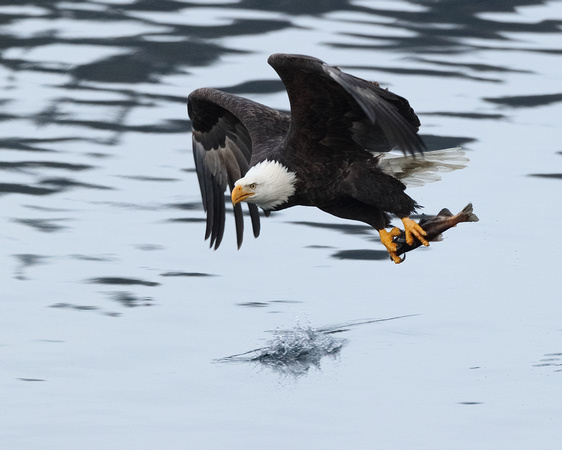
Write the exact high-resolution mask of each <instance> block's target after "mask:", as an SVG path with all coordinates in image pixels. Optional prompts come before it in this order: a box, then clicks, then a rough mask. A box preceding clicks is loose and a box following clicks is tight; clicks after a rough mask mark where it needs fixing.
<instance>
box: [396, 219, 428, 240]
mask: <svg viewBox="0 0 562 450" xmlns="http://www.w3.org/2000/svg"><path fill="white" fill-rule="evenodd" d="M401 220H402V223H403V224H404V232H405V233H406V244H408V245H412V244H413V243H414V237H416V238H417V239H418V241H420V242H421V243H422V244H423V245H425V246H426V247H427V246H428V245H429V242H427V239H425V238H424V236H425V235H426V234H427V233H426V232H425V230H424V229H423V228H422V227H421V226H420V225H419V223H417V222H416V221H414V220H412V219H410V218H409V217H404V218H403V219H401Z"/></svg>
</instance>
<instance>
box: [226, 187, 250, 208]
mask: <svg viewBox="0 0 562 450" xmlns="http://www.w3.org/2000/svg"><path fill="white" fill-rule="evenodd" d="M252 195H254V193H253V192H248V191H245V190H244V189H243V188H242V186H241V185H238V186H235V187H234V189H233V190H232V195H231V197H232V204H233V205H236V204H237V203H240V202H243V201H244V200H246V199H247V198H248V197H251V196H252Z"/></svg>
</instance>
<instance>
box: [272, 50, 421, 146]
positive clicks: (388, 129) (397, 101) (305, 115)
mask: <svg viewBox="0 0 562 450" xmlns="http://www.w3.org/2000/svg"><path fill="white" fill-rule="evenodd" d="M268 62H269V64H270V65H271V66H272V67H273V68H274V69H275V71H276V72H277V73H278V74H279V76H280V77H281V80H283V83H284V84H285V87H286V88H287V93H288V95H289V101H290V103H291V132H290V138H291V139H294V140H295V141H298V142H299V143H300V144H301V145H299V146H298V148H299V149H300V148H313V145H310V147H307V146H306V145H302V144H303V141H304V140H306V139H310V140H313V141H315V143H320V144H322V145H324V146H326V147H327V148H334V149H335V148H337V149H340V150H341V149H343V148H345V149H346V151H352V152H353V151H356V152H364V151H365V150H368V151H371V152H388V151H390V150H392V149H394V148H399V149H400V150H402V151H403V152H404V153H409V154H412V155H414V154H415V153H416V152H422V151H423V150H424V149H425V145H424V143H423V141H422V140H421V138H420V137H419V135H418V134H417V131H418V128H419V126H420V122H419V119H418V117H417V116H416V114H415V113H414V111H413V109H412V108H411V107H410V104H409V103H408V101H407V100H406V99H405V98H402V97H400V96H398V95H396V94H394V93H392V92H390V91H388V90H386V89H382V88H381V87H379V85H378V83H375V82H371V81H366V80H363V79H361V78H357V77H355V76H353V75H350V74H348V73H345V72H342V71H341V70H340V69H339V68H338V67H334V66H329V65H327V64H326V63H324V62H323V61H321V60H319V59H317V58H313V57H311V56H304V55H287V54H274V55H271V56H270V57H269V59H268ZM294 147H296V146H294Z"/></svg>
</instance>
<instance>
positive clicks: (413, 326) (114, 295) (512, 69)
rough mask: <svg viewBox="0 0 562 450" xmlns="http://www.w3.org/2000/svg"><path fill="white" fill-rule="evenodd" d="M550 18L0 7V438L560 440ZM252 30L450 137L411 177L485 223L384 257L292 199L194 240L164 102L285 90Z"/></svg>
mask: <svg viewBox="0 0 562 450" xmlns="http://www.w3.org/2000/svg"><path fill="white" fill-rule="evenodd" d="M264 4H267V5H268V6H267V7H266V6H264ZM312 5H314V6H312ZM561 26H562V3H561V2H559V1H557V2H542V1H536V2H533V1H511V2H506V1H488V2H456V1H440V2H434V1H415V2H414V1H412V2H405V1H393V2H385V1H366V0H365V1H354V2H349V3H348V2H345V1H336V0H333V1H321V2H320V1H319V2H304V1H298V2H297V1H271V2H261V1H259V2H258V1H251V0H248V1H242V2H235V1H225V2H215V1H213V2H200V1H192V2H183V1H177V0H176V1H174V0H171V1H166V2H163V1H162V2H157V1H148V0H146V1H140V0H139V1H132V0H105V1H65V2H62V1H54V0H51V1H49V0H42V1H40V2H38V1H36V2H33V1H28V2H26V1H25V0H24V1H22V2H18V4H17V5H13V4H11V3H10V2H2V3H1V4H0V89H1V94H0V208H1V218H0V245H1V248H2V252H1V253H0V259H1V264H0V268H1V269H0V270H1V280H0V283H1V284H0V286H1V303H0V359H1V361H2V363H1V365H0V398H1V399H2V408H1V412H0V446H1V447H2V448H6V449H30V448H41V449H70V448H88V449H89V448H92V449H99V448H103V449H113V448H115V449H122V448H138V449H145V448H146V449H152V448H178V449H184V448H185V449H227V448H236V449H264V448H267V449H277V448H279V449H281V448H283V449H284V448H333V449H339V448H357V449H363V448H365V449H371V448H384V449H475V448H477V449H492V448H493V449H497V448H509V449H528V448H541V449H542V448H545V449H546V448H556V447H557V446H558V445H559V443H560V441H561V439H562V427H561V425H562V406H561V402H560V399H561V397H560V392H561V386H562V301H561V300H562V295H561V293H560V274H561V271H560V267H561V265H560V260H559V257H560V253H561V250H562V248H561V244H560V237H559V235H558V231H559V228H560V227H559V224H560V223H561V221H562V212H561V211H562V208H561V200H560V199H561V195H560V194H561V187H562V186H561V178H562V165H561V163H562V145H561V144H560V117H561V110H560V103H561V101H562V64H560V57H561V53H562V50H561V49H562V45H561V44H562V39H561V31H562V30H561ZM275 52H288V53H304V54H310V55H313V56H316V57H318V58H321V59H323V60H325V61H326V62H328V63H330V64H334V65H339V66H341V67H342V68H343V69H344V70H346V71H349V72H351V73H353V74H355V75H357V76H361V77H363V78H367V79H372V80H377V81H379V82H380V83H381V84H382V85H383V86H385V87H390V89H392V90H393V91H395V92H397V93H399V94H400V95H402V96H404V97H406V98H408V99H409V100H410V102H411V104H412V105H413V107H414V109H415V110H416V112H417V113H418V115H419V116H420V119H421V121H422V129H421V134H422V136H423V137H424V140H425V141H426V143H427V144H428V147H429V148H444V147H450V146H454V145H461V146H462V147H463V148H464V149H465V150H466V152H467V155H468V157H469V158H470V163H469V165H468V167H467V168H465V169H464V170H461V171H456V172H453V173H448V174H444V175H443V178H442V180H441V181H440V182H437V183H433V184H428V185H426V186H424V187H421V188H415V189H411V190H409V191H408V192H409V193H410V194H411V196H413V197H414V198H415V199H416V200H417V201H418V202H419V203H420V204H422V205H424V207H425V208H424V212H426V213H430V214H431V213H437V212H438V211H439V210H440V209H441V208H443V207H448V208H449V209H451V210H452V211H453V212H458V211H460V210H461V209H462V208H463V207H464V206H465V204H466V203H468V202H469V201H471V202H473V204H474V207H475V212H476V214H478V216H479V217H480V222H478V223H470V224H460V225H459V226H458V227H457V228H454V229H451V230H449V231H448V232H447V233H446V234H445V240H444V241H443V242H437V243H432V245H431V247H430V248H429V249H419V250H416V251H414V252H411V253H409V254H408V257H407V259H406V261H405V262H404V263H403V264H401V265H399V266H396V265H394V264H393V263H391V262H390V261H389V260H388V259H387V257H386V255H385V254H384V251H383V248H382V246H381V245H380V243H379V242H378V239H377V233H376V232H374V231H373V230H370V229H369V228H368V227H365V226H363V225H361V224H358V223H357V224H356V223H351V222H346V221H340V220H339V219H336V218H335V217H331V216H328V215H326V214H324V213H322V212H320V211H317V210H314V209H310V208H293V209H291V210H287V211H283V212H281V213H275V214H272V216H271V217H270V218H267V219H264V220H263V223H262V235H261V236H260V238H259V239H257V240H255V239H253V238H252V237H250V235H249V234H248V235H247V236H246V239H245V242H244V245H243V247H242V249H241V250H240V251H237V250H236V244H235V236H234V232H233V228H234V227H233V225H234V224H233V221H232V220H231V219H230V217H229V221H228V223H227V232H226V235H225V238H224V241H223V244H222V246H221V248H220V249H219V250H218V251H212V250H209V249H208V243H207V242H205V241H204V240H203V234H204V213H203V211H202V207H201V203H200V197H199V192H198V185H197V180H196V175H195V173H194V164H193V159H192V156H191V137H190V134H189V130H190V125H189V122H188V119H187V115H186V105H185V102H186V97H187V94H188V93H189V92H190V91H191V90H193V89H195V88H197V87H202V86H212V87H218V88H223V89H225V90H228V91H230V92H235V93H237V94H240V95H243V96H247V97H250V98H252V99H254V100H257V101H260V102H262V103H266V104H268V105H270V106H272V107H276V108H279V109H285V110H286V109H287V108H288V102H287V99H286V95H285V93H284V91H283V89H282V85H281V84H280V82H279V81H278V78H277V77H276V75H275V73H274V72H273V70H272V69H271V68H270V67H269V66H268V65H267V63H266V59H267V56H268V55H269V54H271V53H275ZM379 319H380V320H379ZM386 319H388V320H386Z"/></svg>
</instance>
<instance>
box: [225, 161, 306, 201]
mask: <svg viewBox="0 0 562 450" xmlns="http://www.w3.org/2000/svg"><path fill="white" fill-rule="evenodd" d="M296 181H297V176H296V174H295V173H294V172H291V171H290V170H289V169H287V168H286V167H285V166H284V165H283V164H281V163H280V162H279V161H270V160H265V161H262V162H260V163H258V164H256V165H255V166H252V167H250V170H248V172H246V175H245V176H244V177H243V178H240V179H239V180H238V181H237V182H236V183H235V184H234V189H233V190H232V203H233V204H235V205H236V204H237V203H239V202H248V203H255V204H256V205H258V206H259V207H260V208H262V209H265V210H268V209H273V208H275V207H276V206H279V205H281V204H283V203H285V202H286V201H287V200H289V197H290V196H291V195H293V194H294V193H295V190H296V187H295V183H296Z"/></svg>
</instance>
